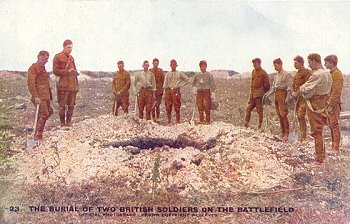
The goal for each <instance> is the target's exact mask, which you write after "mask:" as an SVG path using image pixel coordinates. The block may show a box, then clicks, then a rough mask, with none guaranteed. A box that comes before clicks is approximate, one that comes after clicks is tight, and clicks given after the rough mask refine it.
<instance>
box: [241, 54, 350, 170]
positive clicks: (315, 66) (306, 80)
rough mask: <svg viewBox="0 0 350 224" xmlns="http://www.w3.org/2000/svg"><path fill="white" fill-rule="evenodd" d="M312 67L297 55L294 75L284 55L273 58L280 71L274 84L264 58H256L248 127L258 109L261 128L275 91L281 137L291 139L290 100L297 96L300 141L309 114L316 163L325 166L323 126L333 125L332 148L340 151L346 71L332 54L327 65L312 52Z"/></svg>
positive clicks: (249, 103)
mask: <svg viewBox="0 0 350 224" xmlns="http://www.w3.org/2000/svg"><path fill="white" fill-rule="evenodd" d="M307 60H308V64H309V67H310V69H311V70H309V69H306V68H305V67H304V59H303V58H302V57H301V56H299V55H298V56H296V57H295V58H294V67H295V68H296V69H297V70H298V71H297V73H296V75H295V76H294V78H292V76H291V74H289V73H288V72H286V71H284V70H283V63H282V60H281V59H280V58H277V59H275V60H274V61H273V65H274V67H275V70H276V71H277V74H276V75H275V76H274V79H273V83H272V85H270V83H269V77H268V75H267V73H266V71H265V70H263V69H262V68H261V60H260V59H259V58H255V59H253V61H252V62H253V66H254V70H253V71H252V78H251V84H250V96H249V100H248V105H247V108H246V114H245V123H244V126H245V127H248V126H249V121H250V115H251V112H252V110H253V109H254V108H256V111H257V113H258V118H259V119H258V122H259V123H258V128H261V126H262V122H263V104H264V102H268V99H269V96H271V95H272V94H275V109H276V113H277V115H278V118H279V122H280V127H281V137H282V139H283V140H284V141H288V136H289V121H288V117H287V115H288V106H287V104H288V102H290V100H291V99H295V101H296V102H295V109H294V110H295V111H294V112H295V114H296V116H297V118H298V121H299V133H300V135H299V140H300V141H301V142H305V141H306V140H307V137H306V132H307V131H306V127H307V125H306V114H307V116H308V120H309V123H310V128H311V136H312V137H313V138H314V140H315V151H316V162H315V165H321V164H323V162H324V159H325V146H324V140H323V133H322V132H323V128H324V126H325V125H326V124H327V122H328V124H329V127H330V130H331V138H332V147H331V150H330V154H333V155H338V154H339V145H340V128H339V115H340V110H341V92H342V88H343V74H342V73H341V71H340V70H339V69H338V68H337V63H338V58H337V56H336V55H329V56H327V57H326V58H325V59H324V62H325V67H326V69H328V70H326V69H324V68H323V66H322V63H321V56H320V55H319V54H315V53H313V54H310V55H308V57H307Z"/></svg>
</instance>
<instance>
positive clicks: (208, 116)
mask: <svg viewBox="0 0 350 224" xmlns="http://www.w3.org/2000/svg"><path fill="white" fill-rule="evenodd" d="M205 123H206V124H210V111H207V112H206V113H205Z"/></svg>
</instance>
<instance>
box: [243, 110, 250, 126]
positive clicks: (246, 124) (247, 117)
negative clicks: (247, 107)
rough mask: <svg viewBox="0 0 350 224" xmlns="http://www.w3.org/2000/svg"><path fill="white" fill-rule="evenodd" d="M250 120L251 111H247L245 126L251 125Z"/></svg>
mask: <svg viewBox="0 0 350 224" xmlns="http://www.w3.org/2000/svg"><path fill="white" fill-rule="evenodd" d="M249 121H250V113H249V112H246V113H245V117H244V127H246V128H248V127H249Z"/></svg>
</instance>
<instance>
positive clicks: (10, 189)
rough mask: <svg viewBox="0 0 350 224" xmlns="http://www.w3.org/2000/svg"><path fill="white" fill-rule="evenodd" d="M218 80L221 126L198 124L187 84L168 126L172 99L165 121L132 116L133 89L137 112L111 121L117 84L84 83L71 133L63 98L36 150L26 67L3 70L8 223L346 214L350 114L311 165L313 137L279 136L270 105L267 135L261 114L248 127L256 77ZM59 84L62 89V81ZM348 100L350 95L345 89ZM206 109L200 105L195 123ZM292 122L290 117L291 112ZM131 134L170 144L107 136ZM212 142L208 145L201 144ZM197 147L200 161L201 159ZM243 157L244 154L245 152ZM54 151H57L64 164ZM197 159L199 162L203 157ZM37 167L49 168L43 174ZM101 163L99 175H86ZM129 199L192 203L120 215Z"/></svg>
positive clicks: (286, 219) (216, 121) (297, 218)
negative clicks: (63, 119)
mask: <svg viewBox="0 0 350 224" xmlns="http://www.w3.org/2000/svg"><path fill="white" fill-rule="evenodd" d="M216 83H217V86H218V93H217V100H218V101H219V102H220V108H219V110H217V111H213V115H212V120H213V124H211V125H206V126H204V125H198V124H197V125H196V126H195V127H193V126H192V125H190V124H189V121H190V119H191V116H192V111H193V108H194V107H193V106H194V96H193V94H192V93H191V88H190V87H189V86H185V87H184V88H183V89H182V91H181V93H182V98H183V101H182V103H183V105H182V109H181V121H182V124H181V125H174V126H167V125H166V116H165V111H164V104H162V112H161V122H160V125H157V124H155V123H152V122H145V121H140V120H138V119H137V118H136V117H135V116H133V111H134V102H135V97H134V95H133V93H131V95H130V96H131V97H130V99H131V102H130V108H129V111H131V112H130V115H129V116H120V117H118V118H113V117H111V116H110V115H108V114H111V113H112V109H111V108H112V104H113V102H112V94H111V91H110V89H111V83H110V81H109V80H108V79H105V78H104V79H102V78H91V79H86V80H84V81H80V92H79V94H78V98H77V105H76V109H75V112H74V117H73V122H74V124H73V127H72V128H71V129H70V130H62V129H60V128H59V127H58V126H59V119H58V114H57V99H56V96H54V100H53V103H52V107H53V109H54V111H55V113H54V115H53V116H52V117H51V118H50V119H49V120H48V122H47V124H46V130H47V132H45V133H44V137H46V139H45V141H44V143H43V145H42V146H40V147H38V148H36V149H34V150H32V151H28V150H27V149H25V141H26V138H29V137H30V136H31V134H32V133H31V132H30V130H31V127H32V125H33V123H34V121H33V120H34V118H33V116H34V106H33V105H32V104H31V102H30V101H29V93H28V90H27V86H26V79H25V77H23V74H20V75H17V76H14V77H12V78H6V79H5V78H3V79H1V86H0V102H1V107H0V110H1V117H0V131H1V136H0V137H1V139H0V147H1V151H0V163H1V166H0V174H1V177H0V186H1V187H0V200H1V202H0V205H1V208H0V222H1V223H213V224H214V223H215V224H216V223H349V221H350V206H349V204H348V202H349V201H350V195H349V193H350V187H349V186H350V175H349V169H350V165H349V164H350V159H349V156H350V151H349V146H350V143H349V138H348V137H347V136H349V133H350V129H349V122H348V121H346V120H342V121H341V129H342V135H343V144H342V147H341V151H342V153H341V155H340V156H338V157H333V156H330V155H327V156H326V162H325V166H323V167H322V168H318V169H315V168H311V167H310V166H309V163H310V162H312V160H313V152H314V149H313V142H312V139H311V138H310V139H309V142H308V143H307V144H300V143H298V142H294V143H283V142H281V140H280V139H279V138H278V137H277V136H278V135H279V125H278V123H279V122H278V121H277V116H276V114H275V110H274V108H273V106H272V105H270V106H269V105H268V106H265V107H264V114H265V118H266V117H268V121H269V122H268V123H264V132H263V133H261V132H259V131H258V130H256V126H257V115H256V112H255V111H253V112H252V120H251V123H250V124H251V128H249V129H244V128H242V126H243V118H244V112H245V107H246V102H247V98H248V94H249V80H248V79H221V78H217V79H216ZM51 86H52V87H53V94H54V95H55V92H54V90H55V89H54V81H53V80H52V81H51ZM344 99H345V100H347V99H348V98H346V97H345V96H344ZM344 105H346V106H347V104H344ZM120 113H122V112H120ZM101 115H103V116H101ZM197 118H198V113H196V121H197ZM265 120H266V119H265ZM289 121H290V123H292V121H293V113H292V111H290V113H289ZM90 129H91V130H90ZM95 129H96V130H95ZM113 129H114V130H113ZM111 133H112V134H113V135H112V136H110V134H111ZM72 134H73V136H72ZM132 135H134V136H138V137H139V139H143V140H145V139H146V140H149V141H153V142H150V143H147V144H150V145H152V144H154V143H155V142H156V141H158V142H161V143H162V145H156V146H154V147H151V148H152V150H148V149H147V150H141V153H139V154H135V155H133V154H131V153H130V151H131V148H130V147H131V146H132V144H131V143H130V142H129V145H128V146H120V147H119V148H116V149H115V151H113V150H112V151H108V152H106V149H112V148H113V147H114V146H113V147H112V146H111V145H107V146H105V144H106V143H110V142H112V143H113V144H115V141H116V140H117V141H118V142H117V143H118V144H120V143H121V141H119V140H120V139H123V138H125V139H127V138H132V137H133V136H132ZM64 136H68V137H67V138H69V141H65V139H64V138H65V137H64ZM89 136H91V137H89ZM179 136H181V137H182V138H181V139H182V141H183V142H185V143H186V144H185V146H184V147H175V146H174V145H171V144H170V143H166V141H167V140H169V139H176V138H177V139H179ZM325 140H326V149H329V148H330V147H329V142H330V132H329V128H326V129H325ZM209 141H215V144H214V146H213V147H211V146H208V145H210V144H209V143H210V142H209ZM163 143H164V144H163ZM70 144H72V145H73V146H72V147H71V148H69V147H68V146H69V145H70ZM79 144H80V145H79ZM133 146H134V145H133ZM106 147H107V148H106ZM203 147H207V150H202V148H203ZM63 149H67V152H69V153H66V152H65V151H64V150H63ZM73 149H74V150H73ZM184 149H186V150H188V151H184ZM94 150H95V151H94ZM117 150H119V151H117ZM115 155H117V156H116V158H115V160H114V157H113V156H115ZM196 156H199V157H200V159H199V160H196V159H193V157H196ZM237 156H241V157H239V158H240V159H237V158H238V157H237ZM80 157H84V158H80ZM86 157H91V158H89V159H86ZM112 157H113V158H112ZM236 157H237V158H236ZM55 158H56V159H57V158H58V159H57V160H56V161H55ZM51 159H52V161H51ZM57 161H59V162H57ZM196 161H199V162H198V164H195V165H194V164H193V163H196ZM56 162H57V164H56ZM41 163H43V164H41ZM75 163H76V164H75ZM50 164H51V165H50ZM99 165H101V166H99ZM81 167H86V170H88V171H84V170H83V169H81ZM232 167H233V168H232ZM36 168H37V170H40V172H41V171H42V173H39V174H34V173H35V172H36ZM43 168H45V169H43ZM68 168H69V169H68ZM231 168H232V170H230V169H231ZM50 169H52V170H53V171H52V172H51V171H50ZM70 169H72V170H70ZM96 170H97V171H98V172H96V175H89V174H88V173H89V172H95V171H96ZM237 170H238V171H239V172H238V171H237ZM32 171H33V172H32ZM112 171H113V172H112ZM26 172H27V173H26ZM50 172H51V173H50ZM111 173H113V175H112V174H111ZM49 174H50V175H51V176H50V175H49ZM234 174H235V175H234ZM243 174H244V175H245V176H244V175H243ZM54 175H56V176H54ZM72 175H76V177H75V178H74V177H72ZM243 176H244V178H243ZM35 177H36V178H37V179H38V180H37V179H36V178H35ZM248 180H249V181H248ZM182 183H183V184H182ZM196 184H197V185H196ZM200 184H202V185H200ZM38 205H44V206H46V208H48V207H47V206H49V205H55V206H73V205H74V206H77V207H79V208H80V210H81V209H82V207H83V206H90V207H93V208H94V209H95V210H96V209H97V208H98V207H101V206H109V207H113V206H118V208H119V213H118V212H111V211H109V212H105V213H106V214H107V215H105V216H101V214H103V213H102V212H96V213H86V214H85V215H84V214H82V213H81V211H80V213H79V212H68V211H66V212H37V211H35V212H33V211H31V210H30V207H29V206H38ZM10 206H14V207H15V208H16V206H18V207H19V208H20V211H18V212H15V211H10V209H12V210H13V208H10ZM123 206H125V207H132V206H135V207H138V206H139V207H143V206H145V207H147V206H150V207H154V208H155V207H161V208H164V207H186V208H187V210H189V211H185V212H182V213H181V212H159V213H158V214H168V215H169V216H168V217H166V216H164V217H161V216H143V215H141V212H129V213H126V214H129V216H117V215H115V214H121V213H122V212H120V207H123ZM205 207H212V208H214V211H213V212H196V211H194V210H195V209H202V208H205ZM219 207H225V209H226V208H227V210H223V208H220V209H219ZM228 207H232V208H228ZM248 207H259V208H260V207H261V208H262V209H265V207H282V208H285V209H287V210H288V209H292V210H288V211H287V210H286V211H285V212H276V211H274V212H261V211H259V209H258V210H254V208H253V210H251V211H249V208H248ZM244 208H246V210H245V209H244ZM191 209H192V210H191ZM230 209H231V210H230ZM239 209H241V210H239ZM117 211H118V210H117ZM239 211H240V212H239ZM108 214H109V215H108ZM175 214H177V216H175ZM180 214H182V216H180Z"/></svg>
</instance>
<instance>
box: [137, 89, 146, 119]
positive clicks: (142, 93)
mask: <svg viewBox="0 0 350 224" xmlns="http://www.w3.org/2000/svg"><path fill="white" fill-rule="evenodd" d="M137 103H138V108H139V118H140V119H143V111H144V109H145V105H146V100H145V90H144V89H141V90H140V93H139V95H138V97H137Z"/></svg>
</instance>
